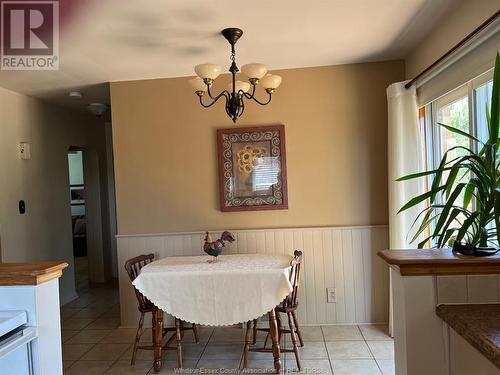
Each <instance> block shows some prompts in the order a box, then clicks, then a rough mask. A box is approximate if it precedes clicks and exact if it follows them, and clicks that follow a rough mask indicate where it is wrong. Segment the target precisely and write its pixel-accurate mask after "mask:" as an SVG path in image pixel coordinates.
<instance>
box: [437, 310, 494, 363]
mask: <svg viewBox="0 0 500 375" xmlns="http://www.w3.org/2000/svg"><path fill="white" fill-rule="evenodd" d="M436 313H437V315H438V316H439V317H440V318H441V319H443V321H445V322H446V323H447V324H448V325H449V326H450V327H451V328H453V329H454V330H455V331H456V332H457V333H458V334H459V335H460V336H462V337H463V338H464V339H465V340H467V341H468V342H469V343H470V344H471V345H472V346H473V347H474V348H476V349H477V350H479V352H481V353H482V354H483V355H484V356H485V357H486V358H488V359H489V360H490V361H491V362H492V363H493V364H494V365H495V366H497V367H498V368H500V304H481V305H475V304H463V305H439V306H437V307H436Z"/></svg>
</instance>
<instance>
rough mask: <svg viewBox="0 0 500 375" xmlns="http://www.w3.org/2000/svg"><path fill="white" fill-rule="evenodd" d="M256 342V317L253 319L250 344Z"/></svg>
mask: <svg viewBox="0 0 500 375" xmlns="http://www.w3.org/2000/svg"><path fill="white" fill-rule="evenodd" d="M256 342H257V319H254V320H253V339H252V345H255V343H256Z"/></svg>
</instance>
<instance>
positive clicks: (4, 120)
mask: <svg viewBox="0 0 500 375" xmlns="http://www.w3.org/2000/svg"><path fill="white" fill-rule="evenodd" d="M0 113H1V114H2V116H1V117H0V172H1V177H0V248H1V259H0V260H1V261H2V262H34V261H42V260H65V261H68V262H69V263H70V267H69V268H68V269H66V270H65V271H64V273H63V277H62V281H61V293H62V300H63V301H65V300H68V299H70V298H71V297H74V294H75V289H74V270H73V244H72V235H71V231H72V228H71V213H70V205H69V192H68V186H69V176H68V159H67V152H68V147H69V146H71V145H73V146H80V147H90V148H92V149H94V150H96V151H97V152H98V153H99V157H100V158H101V161H102V162H101V165H100V167H101V169H104V171H102V172H101V175H103V176H105V173H106V171H105V153H104V148H105V140H104V125H103V124H100V123H99V122H98V121H96V120H95V119H94V118H93V117H91V116H90V115H89V116H87V115H82V114H75V113H72V112H70V111H68V110H65V109H62V108H60V107H57V106H54V105H50V104H47V103H44V102H42V101H40V100H36V99H33V98H30V97H27V96H24V95H20V94H17V93H14V92H12V91H8V90H5V89H2V88H0ZM19 142H29V143H31V160H20V159H19V158H18V155H17V145H18V143H19ZM102 198H103V200H105V199H106V192H105V190H102ZM21 199H22V200H25V201H26V214H24V215H20V214H19V212H18V201H19V200H21ZM106 258H110V257H109V256H106ZM108 262H109V260H108Z"/></svg>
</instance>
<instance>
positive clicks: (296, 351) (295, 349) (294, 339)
mask: <svg viewBox="0 0 500 375" xmlns="http://www.w3.org/2000/svg"><path fill="white" fill-rule="evenodd" d="M286 315H287V316H288V326H289V327H290V336H292V343H293V352H294V354H295V361H296V362H297V368H298V369H299V371H302V365H301V363H300V355H299V348H298V347H297V336H296V335H295V331H296V327H295V323H294V321H293V316H292V313H291V312H289V313H287V314H286Z"/></svg>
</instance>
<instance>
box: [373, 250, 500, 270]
mask: <svg viewBox="0 0 500 375" xmlns="http://www.w3.org/2000/svg"><path fill="white" fill-rule="evenodd" d="M448 251H449V256H448V257H443V254H444V253H445V254H446V253H448ZM432 252H434V254H435V255H436V257H435V258H434V257H433V255H434V254H432ZM398 254H404V255H411V254H417V255H416V256H415V257H413V258H412V257H408V256H404V257H399V256H398ZM377 255H378V256H379V257H380V258H382V259H383V260H384V261H385V262H387V263H388V264H389V265H390V266H392V267H395V268H396V269H398V270H399V273H400V274H401V275H402V276H425V275H474V274H500V258H499V256H493V257H473V256H463V257H462V256H460V257H459V256H457V255H454V254H452V252H451V249H449V250H448V249H446V250H443V249H440V250H381V251H379V252H378V253H377Z"/></svg>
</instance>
